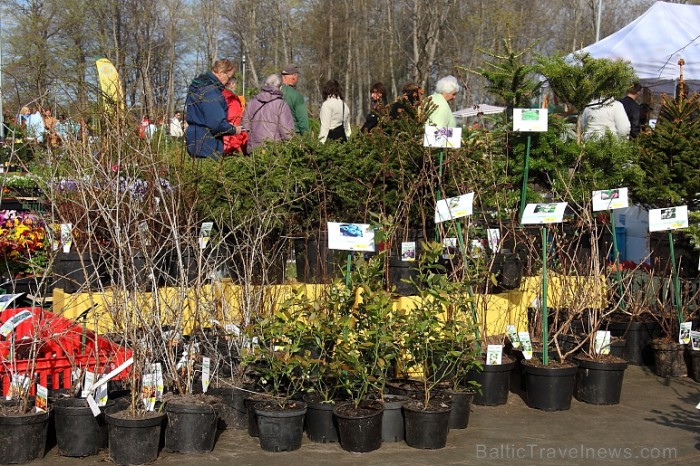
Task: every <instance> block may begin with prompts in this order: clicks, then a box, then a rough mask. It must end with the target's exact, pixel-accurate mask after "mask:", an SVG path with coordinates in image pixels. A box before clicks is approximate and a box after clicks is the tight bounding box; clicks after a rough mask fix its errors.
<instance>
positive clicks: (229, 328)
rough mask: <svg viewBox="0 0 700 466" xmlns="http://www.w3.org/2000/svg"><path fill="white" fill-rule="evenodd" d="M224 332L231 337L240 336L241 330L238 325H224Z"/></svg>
mask: <svg viewBox="0 0 700 466" xmlns="http://www.w3.org/2000/svg"><path fill="white" fill-rule="evenodd" d="M224 331H225V332H226V333H227V334H229V335H235V336H237V337H238V336H240V335H241V328H240V327H239V326H238V325H236V324H226V325H224Z"/></svg>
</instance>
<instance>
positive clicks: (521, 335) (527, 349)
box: [518, 332, 532, 361]
mask: <svg viewBox="0 0 700 466" xmlns="http://www.w3.org/2000/svg"><path fill="white" fill-rule="evenodd" d="M518 339H519V340H520V346H521V347H522V348H521V349H520V350H521V351H522V352H523V357H524V358H525V359H527V360H528V361H529V360H530V359H532V340H530V332H518Z"/></svg>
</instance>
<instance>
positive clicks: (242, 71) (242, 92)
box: [241, 53, 245, 97]
mask: <svg viewBox="0 0 700 466" xmlns="http://www.w3.org/2000/svg"><path fill="white" fill-rule="evenodd" d="M241 62H242V63H243V66H242V67H241V81H242V83H241V95H242V96H243V97H245V53H244V54H243V56H242V57H241Z"/></svg>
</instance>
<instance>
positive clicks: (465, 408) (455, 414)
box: [442, 390, 476, 429]
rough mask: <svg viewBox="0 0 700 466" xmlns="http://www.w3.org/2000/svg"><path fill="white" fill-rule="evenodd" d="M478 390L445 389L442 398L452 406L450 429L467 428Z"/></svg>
mask: <svg viewBox="0 0 700 466" xmlns="http://www.w3.org/2000/svg"><path fill="white" fill-rule="evenodd" d="M475 394H476V392H474V391H465V390H445V391H444V392H442V400H443V401H444V402H445V403H447V404H449V405H450V406H452V411H450V423H449V425H450V429H466V428H467V427H468V426H469V416H470V415H471V411H472V402H473V401H474V396H475Z"/></svg>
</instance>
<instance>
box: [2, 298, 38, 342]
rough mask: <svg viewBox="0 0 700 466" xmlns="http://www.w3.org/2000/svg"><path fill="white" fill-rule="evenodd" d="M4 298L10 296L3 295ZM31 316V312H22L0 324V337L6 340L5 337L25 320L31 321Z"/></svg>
mask: <svg viewBox="0 0 700 466" xmlns="http://www.w3.org/2000/svg"><path fill="white" fill-rule="evenodd" d="M5 296H11V295H5ZM18 296H19V295H18ZM3 310H4V309H3ZM32 315H33V314H32V311H22V312H18V313H17V314H15V315H13V316H12V317H10V318H9V319H7V322H5V323H4V324H2V326H0V335H2V336H3V337H4V338H7V336H8V335H9V334H10V332H12V331H13V330H14V329H15V328H17V326H18V325H19V324H21V323H22V322H24V321H25V320H27V319H31V317H32Z"/></svg>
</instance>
